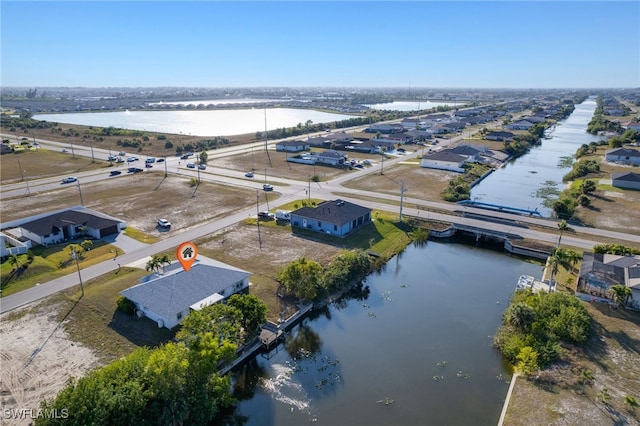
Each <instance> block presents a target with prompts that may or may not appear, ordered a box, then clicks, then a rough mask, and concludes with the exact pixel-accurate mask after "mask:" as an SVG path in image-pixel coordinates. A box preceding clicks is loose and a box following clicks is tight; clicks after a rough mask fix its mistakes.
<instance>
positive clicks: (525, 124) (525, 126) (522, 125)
mask: <svg viewBox="0 0 640 426" xmlns="http://www.w3.org/2000/svg"><path fill="white" fill-rule="evenodd" d="M533 124H534V123H532V122H531V121H528V120H519V121H516V122H514V123H511V124H507V126H506V127H507V129H509V130H529V129H530V128H532V127H533Z"/></svg>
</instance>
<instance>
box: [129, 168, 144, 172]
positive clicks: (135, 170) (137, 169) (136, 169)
mask: <svg viewBox="0 0 640 426" xmlns="http://www.w3.org/2000/svg"><path fill="white" fill-rule="evenodd" d="M127 171H128V172H129V173H140V172H142V171H144V170H142V169H141V168H139V167H129V168H128V169H127Z"/></svg>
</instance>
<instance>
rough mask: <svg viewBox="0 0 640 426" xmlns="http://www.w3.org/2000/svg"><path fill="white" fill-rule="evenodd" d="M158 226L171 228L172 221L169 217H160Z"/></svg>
mask: <svg viewBox="0 0 640 426" xmlns="http://www.w3.org/2000/svg"><path fill="white" fill-rule="evenodd" d="M158 226H159V227H160V228H171V222H169V221H168V220H167V219H158Z"/></svg>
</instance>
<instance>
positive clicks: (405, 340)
mask: <svg viewBox="0 0 640 426" xmlns="http://www.w3.org/2000/svg"><path fill="white" fill-rule="evenodd" d="M541 272H542V270H541V266H539V265H534V264H530V263H527V262H524V261H523V260H521V259H518V258H513V257H510V256H507V255H505V254H503V253H501V252H495V251H491V250H487V249H480V248H477V247H473V246H468V245H463V244H455V243H440V242H433V241H429V242H428V243H427V244H426V245H425V246H422V247H416V246H410V247H408V248H407V249H406V250H405V251H404V252H403V253H402V254H400V255H399V256H397V257H395V258H393V259H392V260H391V261H390V262H389V263H388V264H387V265H386V267H385V268H384V270H382V271H381V272H379V273H375V274H373V275H371V276H369V278H368V279H367V280H366V281H365V282H364V284H363V287H362V289H360V291H358V292H354V294H351V295H350V297H348V298H346V299H345V300H343V301H341V302H340V303H333V304H330V305H329V306H328V307H327V308H326V309H325V310H323V311H321V312H319V313H315V314H314V316H312V317H309V318H307V319H305V320H304V321H303V322H302V323H300V324H299V325H297V326H296V327H294V328H293V329H292V331H291V333H289V335H288V338H287V341H286V343H284V344H283V345H281V346H280V347H279V348H278V349H277V350H274V351H273V352H272V353H271V354H269V355H268V356H267V355H258V356H257V357H256V358H255V360H253V361H251V362H249V363H248V364H247V365H246V366H244V367H243V368H241V369H240V370H239V371H238V372H236V373H235V374H234V376H233V377H234V389H235V392H236V397H237V398H239V400H240V403H239V406H238V409H237V410H236V413H235V414H234V419H233V421H232V422H231V421H230V423H233V424H246V425H261V426H264V425H277V426H286V425H302V424H308V423H310V422H312V423H315V422H317V423H318V424H328V425H426V424H434V425H435V424H438V425H443V424H450V425H495V424H496V423H497V421H498V418H499V416H500V411H501V408H502V404H503V402H504V398H505V396H506V393H507V390H508V383H509V379H510V371H509V370H508V368H507V366H506V365H505V364H504V362H503V360H502V358H501V356H500V354H499V353H498V352H497V351H496V350H495V349H494V348H493V347H492V336H493V335H494V334H495V332H496V330H497V328H498V327H499V325H500V320H501V317H502V313H503V311H504V309H505V308H506V306H507V305H508V302H509V299H510V297H511V295H512V294H513V291H514V288H515V283H516V281H517V279H518V277H519V276H520V275H521V274H529V275H534V276H540V275H541Z"/></svg>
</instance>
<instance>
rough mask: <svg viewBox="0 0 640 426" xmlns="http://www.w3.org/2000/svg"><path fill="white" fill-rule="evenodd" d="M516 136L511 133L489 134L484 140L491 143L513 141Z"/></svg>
mask: <svg viewBox="0 0 640 426" xmlns="http://www.w3.org/2000/svg"><path fill="white" fill-rule="evenodd" d="M514 136H515V135H514V134H513V133H511V132H499V131H494V132H489V133H487V134H486V135H485V136H484V138H485V139H487V140H490V141H512V140H513V137H514Z"/></svg>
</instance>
